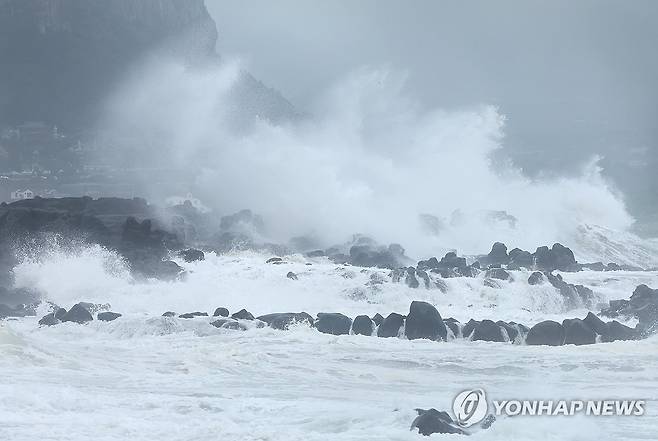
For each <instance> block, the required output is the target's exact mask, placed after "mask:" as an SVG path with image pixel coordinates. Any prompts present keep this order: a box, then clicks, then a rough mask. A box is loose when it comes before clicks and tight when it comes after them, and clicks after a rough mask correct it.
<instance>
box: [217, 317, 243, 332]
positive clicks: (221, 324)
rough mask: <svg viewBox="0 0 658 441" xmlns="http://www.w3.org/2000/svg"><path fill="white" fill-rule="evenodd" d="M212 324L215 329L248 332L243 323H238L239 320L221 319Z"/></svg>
mask: <svg viewBox="0 0 658 441" xmlns="http://www.w3.org/2000/svg"><path fill="white" fill-rule="evenodd" d="M210 324H211V325H212V326H214V327H215V328H221V329H231V330H234V331H246V330H247V327H246V326H245V325H243V324H242V323H238V321H237V320H235V319H231V318H220V319H218V320H215V321H213V322H210Z"/></svg>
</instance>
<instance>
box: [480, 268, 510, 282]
mask: <svg viewBox="0 0 658 441" xmlns="http://www.w3.org/2000/svg"><path fill="white" fill-rule="evenodd" d="M485 277H488V278H491V279H498V280H510V279H511V278H512V276H511V275H510V273H508V272H507V271H505V270H504V269H502V268H491V269H488V270H487V272H486V274H485Z"/></svg>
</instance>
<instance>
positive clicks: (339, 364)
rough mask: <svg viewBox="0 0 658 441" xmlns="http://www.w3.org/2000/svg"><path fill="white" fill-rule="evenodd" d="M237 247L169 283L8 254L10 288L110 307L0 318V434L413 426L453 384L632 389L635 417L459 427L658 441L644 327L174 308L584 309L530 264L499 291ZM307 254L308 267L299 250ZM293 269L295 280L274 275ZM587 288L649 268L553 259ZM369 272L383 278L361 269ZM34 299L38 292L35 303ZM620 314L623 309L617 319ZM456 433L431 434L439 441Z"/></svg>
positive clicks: (58, 257)
mask: <svg viewBox="0 0 658 441" xmlns="http://www.w3.org/2000/svg"><path fill="white" fill-rule="evenodd" d="M268 257H270V256H266V255H262V254H257V253H250V252H242V253H234V254H228V255H222V256H216V255H214V254H208V255H207V259H206V260H205V261H203V262H196V263H191V264H186V263H182V262H181V264H183V265H184V266H185V268H186V270H187V271H188V274H187V277H186V278H185V280H182V281H179V282H157V281H153V282H150V283H135V282H133V281H132V280H131V279H130V277H129V275H128V272H127V270H126V268H125V266H124V265H123V263H122V262H121V260H120V259H118V258H117V256H115V255H114V254H112V253H110V252H108V251H106V250H104V249H102V248H100V247H93V246H92V247H87V248H84V249H82V250H77V251H68V252H65V251H59V252H52V253H51V254H50V255H48V256H45V257H42V258H41V259H40V260H38V261H32V262H30V261H26V262H24V263H23V264H21V265H19V266H18V267H17V268H15V274H16V280H17V284H18V285H19V286H31V287H37V288H39V289H40V290H41V291H42V292H43V293H44V298H45V299H47V300H50V301H53V302H55V303H57V304H59V305H61V306H64V307H67V308H68V307H70V306H71V305H72V304H73V303H75V302H77V301H90V302H95V303H103V304H105V303H108V304H110V305H111V309H112V310H114V311H117V312H121V313H123V314H124V316H123V317H121V318H120V319H118V320H116V321H114V322H110V323H103V322H98V321H94V322H92V323H89V324H87V325H84V326H80V325H75V324H71V323H65V324H61V325H58V326H55V327H50V328H47V327H43V328H42V327H39V326H38V325H37V320H38V318H24V319H18V320H6V321H4V322H2V323H1V324H0V378H2V381H1V382H0V422H1V424H0V439H7V440H34V439H42V440H61V439H68V440H83V439H84V440H86V439H90V438H93V439H97V440H126V439H131V440H153V439H172V440H206V439H226V440H298V439H299V440H302V439H303V440H334V439H336V440H338V439H340V440H379V439H381V440H412V439H422V438H421V436H420V435H418V434H417V433H415V432H412V431H410V430H409V426H410V424H411V422H412V421H413V419H414V417H415V412H414V408H418V407H420V408H428V407H435V408H437V409H439V410H449V409H451V406H452V400H453V398H454V396H455V395H456V394H457V393H459V392H460V391H462V390H465V389H470V388H475V387H481V388H484V389H485V390H486V392H487V394H488V397H489V398H490V399H496V400H501V399H544V400H546V399H581V400H587V399H644V400H647V406H646V410H647V411H646V414H645V415H644V416H638V417H586V416H578V417H501V418H499V419H498V421H497V422H496V423H495V424H494V425H493V426H492V428H490V429H489V430H486V431H481V432H478V433H476V434H474V435H473V438H474V439H493V440H507V441H508V440H517V439H518V440H528V439H532V440H570V439H574V440H575V439H578V440H590V439H591V440H594V439H596V440H602V439H629V440H630V439H634V440H635V439H644V440H654V439H656V433H658V356H657V354H658V339H657V338H656V337H652V338H649V339H646V340H642V341H637V342H615V343H607V344H597V345H592V346H585V347H575V346H564V347H556V348H552V347H530V346H525V345H509V344H498V343H486V342H468V341H464V340H453V341H450V342H447V343H437V342H430V341H408V340H405V339H397V338H392V339H382V338H376V337H365V336H331V335H325V334H321V333H319V332H317V331H315V330H313V329H310V328H308V327H306V326H302V325H300V326H297V327H295V328H293V329H291V330H289V331H277V330H273V329H269V328H255V327H254V328H251V329H248V330H247V331H232V330H224V329H217V328H214V327H212V326H210V325H209V322H210V321H211V319H210V318H207V317H200V318H196V319H191V320H184V319H178V318H164V317H161V314H162V313H163V312H164V311H167V310H172V311H176V312H179V313H183V312H189V311H196V310H201V311H208V312H209V313H210V314H212V311H213V310H214V309H215V308H216V307H218V306H226V307H228V308H229V309H230V310H231V311H237V310H238V309H240V308H243V307H244V308H247V309H248V310H249V311H251V312H252V313H254V315H259V314H265V313H270V312H287V311H293V312H296V311H302V310H303V311H307V312H309V313H311V314H315V313H317V312H343V313H345V314H347V315H350V316H351V317H354V316H355V315H357V314H360V313H367V314H373V313H375V312H380V313H382V314H384V315H386V314H388V313H389V312H392V311H396V312H400V313H404V312H405V311H407V310H408V307H409V303H410V302H411V301H412V300H426V301H429V302H432V303H434V304H435V305H436V306H437V308H438V309H439V311H440V312H441V314H442V315H443V316H444V317H448V316H453V317H455V318H457V319H459V320H460V321H462V322H464V321H467V320H468V319H469V318H471V317H473V318H476V319H483V318H493V319H503V320H516V321H521V322H523V323H526V324H529V325H531V324H533V323H536V322H538V321H540V320H543V319H546V318H556V319H562V318H565V317H578V316H581V317H582V316H583V315H584V313H585V311H584V310H575V311H564V309H565V306H564V304H563V303H562V302H561V299H560V297H559V295H558V294H557V293H556V292H555V290H554V289H553V288H551V287H550V286H546V285H544V286H534V287H529V286H528V285H527V283H526V282H525V279H527V275H528V274H527V273H523V272H515V273H513V274H514V277H515V280H514V281H513V282H511V283H509V284H506V285H505V286H504V287H503V288H502V289H493V288H489V287H485V286H484V285H483V279H482V277H480V278H474V279H465V278H456V279H448V280H447V283H448V286H449V289H448V292H447V293H445V294H444V293H442V292H441V291H439V290H438V289H435V290H425V289H410V288H407V287H406V286H405V285H404V284H393V283H391V282H390V279H387V277H386V275H387V273H388V272H387V271H383V270H375V269H362V268H355V267H342V266H337V265H335V264H332V263H330V262H328V261H326V260H324V259H311V260H307V259H305V258H303V257H301V256H287V257H286V258H285V260H286V261H287V263H286V264H283V265H270V264H265V263H264V262H265V260H266V259H267V258H268ZM307 263H311V265H307ZM288 271H293V272H295V273H297V275H298V277H299V280H297V281H294V280H290V279H287V278H286V273H287V272H288ZM564 277H565V279H567V280H568V281H569V282H572V283H582V284H584V285H586V286H589V287H590V288H592V289H593V290H594V292H595V294H596V295H597V298H598V299H599V301H601V302H606V301H607V300H609V299H614V298H628V297H629V296H630V294H631V292H632V290H633V288H634V287H635V286H636V285H637V284H639V283H646V284H648V285H650V286H658V273H656V272H614V273H595V272H580V273H572V274H564ZM372 280H384V282H383V283H369V282H371V281H372ZM43 309H44V310H43V311H40V312H43V313H45V312H46V311H45V307H44V308H43ZM630 324H633V323H630ZM455 436H456V435H433V438H448V437H450V439H454V437H455Z"/></svg>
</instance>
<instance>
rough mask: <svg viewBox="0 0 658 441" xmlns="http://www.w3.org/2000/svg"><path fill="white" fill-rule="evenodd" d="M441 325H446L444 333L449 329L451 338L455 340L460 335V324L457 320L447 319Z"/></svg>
mask: <svg viewBox="0 0 658 441" xmlns="http://www.w3.org/2000/svg"><path fill="white" fill-rule="evenodd" d="M443 323H444V324H445V325H446V332H447V330H448V329H449V330H450V331H451V332H452V335H453V337H455V338H457V337H459V336H460V335H461V323H459V321H458V320H457V319H455V318H452V317H449V318H447V319H445V320H443ZM446 339H447V338H446Z"/></svg>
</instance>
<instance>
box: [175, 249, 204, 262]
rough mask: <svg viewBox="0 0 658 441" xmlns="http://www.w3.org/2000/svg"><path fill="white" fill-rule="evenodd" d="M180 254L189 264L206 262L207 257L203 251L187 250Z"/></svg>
mask: <svg viewBox="0 0 658 441" xmlns="http://www.w3.org/2000/svg"><path fill="white" fill-rule="evenodd" d="M179 254H180V256H181V257H182V258H183V260H184V261H185V262H188V263H189V262H198V261H201V260H206V255H205V254H204V253H203V251H201V250H197V249H194V248H188V249H186V250H182V251H181V252H180V253H179Z"/></svg>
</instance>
